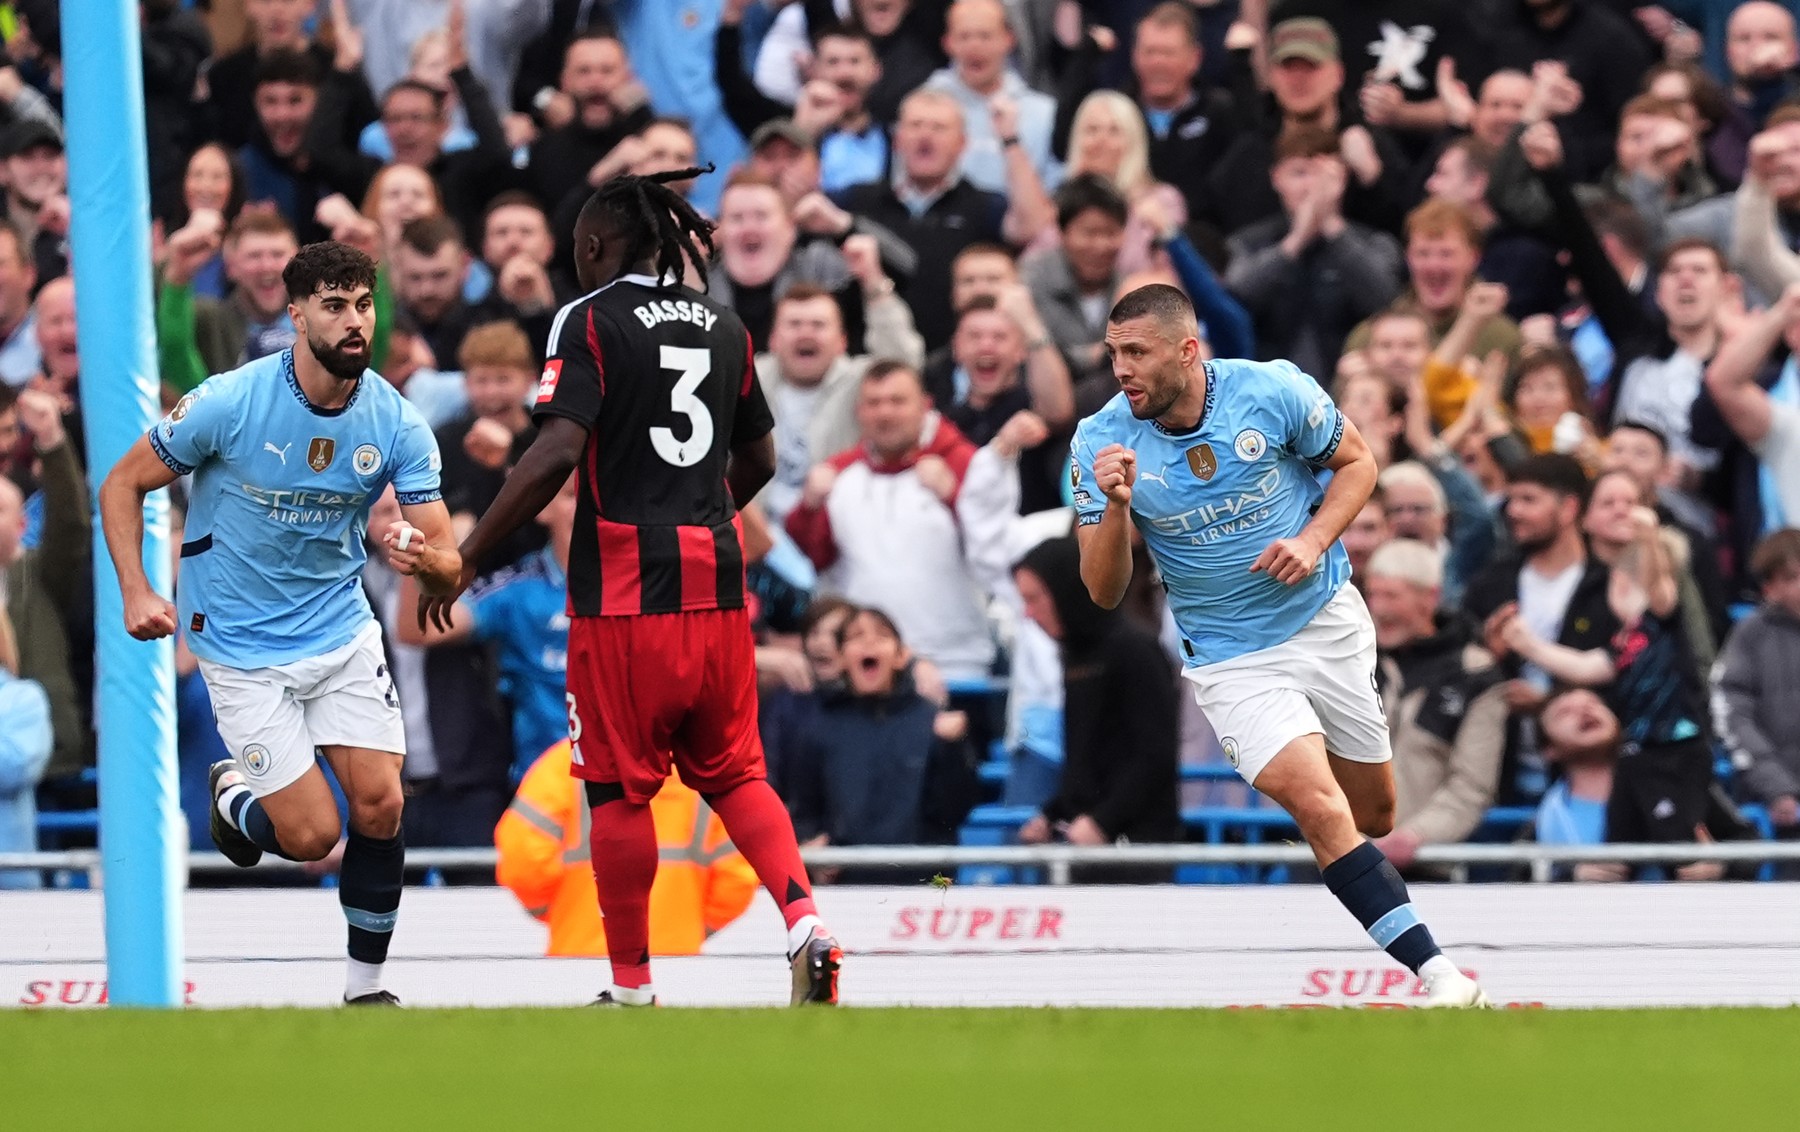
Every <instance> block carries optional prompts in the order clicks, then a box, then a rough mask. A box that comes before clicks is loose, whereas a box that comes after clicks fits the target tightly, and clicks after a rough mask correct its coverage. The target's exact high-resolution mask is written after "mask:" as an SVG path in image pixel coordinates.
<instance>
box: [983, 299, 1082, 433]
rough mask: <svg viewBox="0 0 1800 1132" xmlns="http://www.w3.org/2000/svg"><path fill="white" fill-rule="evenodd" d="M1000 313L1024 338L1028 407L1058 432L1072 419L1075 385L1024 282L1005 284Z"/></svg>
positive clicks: (1067, 366) (1066, 364) (1073, 414)
mask: <svg viewBox="0 0 1800 1132" xmlns="http://www.w3.org/2000/svg"><path fill="white" fill-rule="evenodd" d="M999 301H1000V312H1001V313H1002V314H1005V315H1007V316H1008V317H1010V318H1011V319H1012V320H1013V322H1014V323H1015V324H1016V325H1017V326H1018V328H1019V333H1020V334H1021V335H1022V336H1023V337H1024V339H1025V348H1026V350H1027V353H1026V355H1025V387H1026V389H1027V390H1028V391H1029V392H1030V393H1031V408H1032V411H1033V412H1035V413H1036V414H1037V415H1038V416H1039V417H1041V418H1043V421H1044V423H1045V424H1046V425H1048V426H1050V428H1052V429H1060V428H1062V427H1064V426H1066V425H1068V424H1070V423H1072V422H1073V421H1074V419H1075V383H1074V380H1073V379H1072V378H1071V377H1070V376H1069V365H1068V363H1067V362H1065V361H1064V360H1063V356H1062V351H1061V350H1059V349H1057V348H1056V343H1055V342H1054V341H1053V340H1052V339H1051V337H1050V331H1049V329H1048V328H1047V327H1046V326H1045V325H1044V320H1043V319H1042V318H1041V317H1039V315H1038V311H1037V304H1036V303H1034V302H1033V301H1032V298H1031V291H1030V289H1028V288H1027V287H1026V286H1025V285H1024V284H1023V283H1012V284H1008V285H1007V286H1006V287H1005V288H1004V289H1002V290H1001V292H1000V295H999Z"/></svg>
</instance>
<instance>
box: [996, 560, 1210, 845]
mask: <svg viewBox="0 0 1800 1132" xmlns="http://www.w3.org/2000/svg"><path fill="white" fill-rule="evenodd" d="M1014 577H1015V578H1016V579H1017V582H1018V587H1019V596H1020V597H1021V598H1022V599H1023V601H1024V607H1025V614H1026V616H1028V617H1030V618H1031V620H1032V621H1033V622H1035V623H1036V624H1037V625H1038V627H1039V628H1041V629H1043V631H1044V632H1045V634H1047V635H1048V636H1049V637H1050V639H1052V640H1054V641H1055V642H1056V643H1057V646H1058V648H1059V651H1060V652H1061V655H1062V669H1063V766H1062V778H1061V781H1060V782H1059V783H1058V784H1057V788H1056V793H1055V795H1053V796H1052V797H1051V798H1050V800H1049V801H1048V802H1046V803H1044V806H1043V810H1042V812H1041V813H1039V814H1038V815H1037V816H1036V817H1034V818H1032V819H1031V820H1030V821H1028V822H1026V823H1025V825H1024V826H1023V827H1021V828H1020V830H1019V840H1021V841H1024V842H1026V843H1042V842H1046V841H1050V840H1051V839H1052V838H1053V837H1054V838H1055V839H1057V840H1062V841H1066V842H1068V843H1069V844H1071V845H1111V844H1114V843H1117V842H1123V841H1138V842H1150V843H1159V842H1169V841H1176V840H1179V839H1180V837H1181V818H1180V815H1179V814H1178V813H1177V812H1176V797H1175V791H1176V778H1177V769H1176V755H1177V747H1178V745H1179V733H1180V714H1181V713H1180V706H1181V702H1180V699H1179V694H1178V691H1177V688H1176V685H1175V680H1176V677H1175V673H1174V670H1173V668H1172V666H1171V665H1170V663H1169V657H1168V654H1167V653H1166V652H1165V651H1163V647H1162V645H1161V644H1160V643H1159V642H1158V641H1157V639H1156V637H1155V636H1154V635H1153V634H1151V633H1149V632H1148V631H1146V630H1144V629H1142V628H1140V627H1139V626H1137V625H1135V624H1134V623H1133V622H1132V621H1131V619H1130V618H1129V617H1127V616H1126V615H1125V614H1124V613H1123V612H1122V611H1120V610H1116V609H1101V608H1100V607H1099V606H1097V605H1095V604H1094V602H1093V599H1092V598H1090V597H1089V596H1088V592H1087V587H1086V586H1085V585H1083V584H1082V581H1081V556H1080V552H1079V551H1078V550H1077V548H1076V546H1075V540H1074V539H1073V538H1067V537H1065V538H1058V539H1051V540H1050V541H1049V542H1045V543H1042V544H1040V545H1039V546H1038V547H1036V548H1035V549H1034V550H1032V551H1031V552H1030V553H1028V554H1027V555H1025V557H1024V558H1023V559H1022V560H1020V562H1019V564H1018V567H1017V568H1016V569H1015V570H1014ZM1104 875H1105V876H1106V877H1107V878H1109V879H1113V880H1117V879H1120V877H1119V875H1118V874H1117V873H1116V871H1115V870H1110V869H1109V870H1107V871H1106V873H1105V874H1104ZM1167 875H1168V870H1167V869H1163V870H1161V872H1160V876H1145V877H1142V878H1140V879H1145V880H1156V879H1163V880H1166V879H1167Z"/></svg>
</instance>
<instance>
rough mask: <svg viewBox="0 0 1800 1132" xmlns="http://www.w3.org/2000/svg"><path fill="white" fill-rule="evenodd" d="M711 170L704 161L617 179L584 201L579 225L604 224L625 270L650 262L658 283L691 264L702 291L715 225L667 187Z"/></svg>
mask: <svg viewBox="0 0 1800 1132" xmlns="http://www.w3.org/2000/svg"><path fill="white" fill-rule="evenodd" d="M713 168H714V167H713V165H712V164H711V163H710V162H709V163H707V165H706V166H705V167H703V168H697V169H672V170H669V171H668V172H666V173H647V174H644V175H642V176H639V175H636V174H632V173H625V174H621V175H619V176H617V177H614V178H612V179H611V180H609V181H607V182H606V183H605V184H603V185H601V186H600V187H599V188H598V189H596V190H595V191H594V195H593V196H591V197H589V198H588V200H587V203H586V204H585V205H583V206H582V208H581V223H582V224H583V225H584V226H585V225H588V224H592V223H596V222H599V223H604V224H605V225H606V226H607V227H608V228H610V229H611V230H612V231H614V232H616V233H618V234H619V235H620V236H621V237H622V238H623V239H624V240H625V256H624V260H623V262H624V264H625V266H626V267H627V268H630V267H631V266H633V265H635V264H639V263H642V262H643V261H644V260H646V259H654V262H655V265H656V276H657V278H658V279H668V278H675V279H680V278H682V276H683V275H685V274H686V272H687V265H688V263H692V264H693V265H694V270H695V271H697V272H698V273H699V275H700V288H699V289H700V290H702V291H704V290H706V266H707V263H708V261H710V260H711V259H712V256H713V229H714V228H715V227H716V225H714V224H713V222H712V221H710V220H708V219H707V218H706V217H704V216H702V215H700V213H699V212H698V211H696V210H695V208H694V206H693V205H691V204H689V203H688V202H687V200H686V198H684V197H683V196H682V195H681V194H680V193H677V192H676V191H675V190H674V189H671V188H669V182H671V181H687V180H691V179H693V178H695V177H698V176H701V175H702V174H706V173H711V172H712V171H713ZM702 249H704V251H702ZM684 257H685V261H684Z"/></svg>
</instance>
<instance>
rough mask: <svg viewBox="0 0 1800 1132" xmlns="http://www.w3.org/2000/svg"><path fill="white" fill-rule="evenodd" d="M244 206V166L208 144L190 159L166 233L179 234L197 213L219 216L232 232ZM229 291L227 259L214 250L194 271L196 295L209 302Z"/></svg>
mask: <svg viewBox="0 0 1800 1132" xmlns="http://www.w3.org/2000/svg"><path fill="white" fill-rule="evenodd" d="M243 207H244V168H243V166H242V165H240V164H239V163H238V159H237V156H236V155H235V154H233V153H232V152H231V151H230V150H228V149H226V148H225V147H224V146H222V145H219V144H217V143H216V142H208V143H206V144H205V145H203V146H201V147H200V148H198V149H196V150H194V153H193V156H191V157H189V158H188V163H187V175H186V176H185V177H184V178H183V180H182V185H181V204H180V207H178V208H176V209H174V210H172V211H171V212H170V213H169V216H168V223H167V224H166V226H165V229H164V230H165V231H168V232H174V231H177V230H179V229H181V228H183V227H186V226H187V225H188V224H189V223H190V222H192V220H193V218H194V216H195V215H196V214H204V213H209V212H216V213H218V214H219V217H220V220H221V221H222V222H223V224H224V225H225V226H226V228H227V229H229V228H230V226H231V225H232V224H233V223H234V222H235V221H236V220H237V217H238V213H239V212H240V211H241V210H242V209H243ZM165 250H166V245H165ZM158 258H159V259H160V258H161V256H160V255H159V256H158ZM229 291H230V280H229V279H228V278H227V277H226V273H225V258H224V256H222V255H220V254H219V252H218V250H217V249H215V250H214V252H213V255H212V258H210V259H208V260H206V261H205V262H204V263H203V264H201V266H200V267H199V269H198V270H197V271H195V272H194V294H196V295H198V296H200V297H202V298H207V299H223V298H224V297H225V296H226V294H227V293H228V292H229Z"/></svg>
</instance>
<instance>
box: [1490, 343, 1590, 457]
mask: <svg viewBox="0 0 1800 1132" xmlns="http://www.w3.org/2000/svg"><path fill="white" fill-rule="evenodd" d="M1504 397H1505V401H1506V407H1507V409H1508V411H1509V412H1510V413H1511V414H1512V419H1513V423H1514V424H1516V425H1518V427H1519V431H1521V432H1522V433H1524V434H1525V439H1526V442H1527V443H1528V444H1529V445H1530V446H1531V450H1532V451H1533V452H1535V453H1537V454H1539V455H1543V454H1545V453H1548V452H1558V453H1561V454H1563V455H1565V456H1574V457H1576V458H1577V459H1579V460H1580V461H1581V462H1582V463H1583V464H1584V465H1587V466H1588V467H1590V468H1591V467H1592V466H1593V465H1594V464H1595V462H1596V461H1597V458H1598V456H1599V443H1598V442H1597V441H1596V440H1595V439H1594V426H1593V424H1592V423H1591V422H1590V421H1589V418H1588V411H1589V410H1588V397H1587V382H1586V380H1585V379H1584V377H1583V375H1582V372H1581V363H1580V362H1578V361H1576V360H1575V355H1573V354H1571V353H1569V352H1568V351H1567V350H1565V349H1563V348H1562V347H1560V346H1545V347H1540V348H1538V349H1534V350H1528V351H1527V352H1526V354H1525V356H1524V357H1523V358H1521V359H1519V365H1518V368H1517V369H1516V370H1514V372H1513V377H1512V380H1511V381H1509V382H1508V383H1507V386H1506V390H1505V394H1504Z"/></svg>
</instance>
